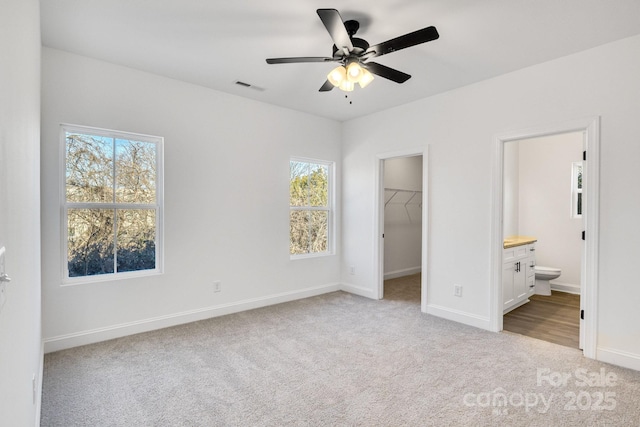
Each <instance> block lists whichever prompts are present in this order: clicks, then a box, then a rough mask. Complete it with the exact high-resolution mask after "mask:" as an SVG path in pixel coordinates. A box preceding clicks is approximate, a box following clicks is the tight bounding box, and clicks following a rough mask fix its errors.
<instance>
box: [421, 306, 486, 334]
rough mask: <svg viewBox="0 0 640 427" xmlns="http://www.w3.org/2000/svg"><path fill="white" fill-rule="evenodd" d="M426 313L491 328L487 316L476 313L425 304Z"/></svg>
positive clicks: (478, 326) (481, 327) (482, 327)
mask: <svg viewBox="0 0 640 427" xmlns="http://www.w3.org/2000/svg"><path fill="white" fill-rule="evenodd" d="M427 314H431V315H434V316H437V317H442V318H444V319H447V320H453V321H454V322H458V323H462V324H465V325H469V326H474V327H476V328H480V329H486V330H487V331H490V330H491V321H490V320H489V318H488V317H485V316H478V315H477V314H470V313H465V312H464V311H459V310H453V309H451V308H447V307H443V306H440V305H433V304H427Z"/></svg>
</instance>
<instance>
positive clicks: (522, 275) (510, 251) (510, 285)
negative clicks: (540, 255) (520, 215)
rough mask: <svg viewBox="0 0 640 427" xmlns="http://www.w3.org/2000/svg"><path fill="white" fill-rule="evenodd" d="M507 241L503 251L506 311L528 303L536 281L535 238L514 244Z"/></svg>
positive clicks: (504, 306)
mask: <svg viewBox="0 0 640 427" xmlns="http://www.w3.org/2000/svg"><path fill="white" fill-rule="evenodd" d="M507 242H508V240H505V248H504V249H503V253H502V298H503V304H504V305H503V310H504V313H507V312H509V311H511V310H513V309H514V308H517V307H520V306H521V305H523V304H526V303H528V302H529V297H530V296H531V295H533V293H534V288H535V283H536V277H535V270H534V267H535V265H536V252H535V251H536V247H535V244H536V243H535V239H523V240H522V242H514V244H508V243H507ZM518 243H519V244H518ZM507 246H508V247H507Z"/></svg>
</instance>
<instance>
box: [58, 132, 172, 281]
mask: <svg viewBox="0 0 640 427" xmlns="http://www.w3.org/2000/svg"><path fill="white" fill-rule="evenodd" d="M61 139H62V147H63V153H64V156H63V162H64V164H63V168H62V170H63V171H64V172H63V177H62V181H63V194H62V205H63V206H62V207H63V209H62V212H63V215H62V221H63V224H62V233H63V239H62V241H63V245H64V248H63V251H62V253H63V257H64V259H63V265H64V267H65V268H64V271H65V273H64V280H65V281H66V282H77V281H83V282H85V281H92V280H100V279H102V280H104V279H107V278H109V279H113V278H114V276H117V277H126V276H132V275H136V274H137V275H144V274H149V273H158V272H160V271H161V246H162V245H161V235H162V213H163V212H162V143H163V139H162V138H160V137H153V136H145V135H134V134H127V133H123V132H116V131H108V130H104V129H92V128H85V127H77V126H67V125H63V126H62V137H61ZM89 278H90V279H89Z"/></svg>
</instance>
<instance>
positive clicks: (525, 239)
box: [503, 236, 538, 249]
mask: <svg viewBox="0 0 640 427" xmlns="http://www.w3.org/2000/svg"><path fill="white" fill-rule="evenodd" d="M537 241H538V239H536V238H535V237H531V236H509V237H507V238H506V239H504V244H503V247H504V248H505V249H507V248H513V247H515V246H522V245H528V244H529V243H533V242H537Z"/></svg>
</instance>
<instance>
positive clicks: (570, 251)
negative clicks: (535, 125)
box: [503, 132, 584, 348]
mask: <svg viewBox="0 0 640 427" xmlns="http://www.w3.org/2000/svg"><path fill="white" fill-rule="evenodd" d="M583 152H584V132H568V133H561V134H555V135H548V136H543V137H537V138H530V139H523V140H518V141H510V142H507V143H505V144H504V165H503V177H504V184H503V188H504V191H503V236H504V241H505V244H504V256H503V262H504V264H503V303H504V307H503V308H504V317H503V330H505V331H509V332H513V333H517V334H520V335H525V336H529V337H532V338H537V339H541V340H544V341H548V342H552V343H555V344H560V345H563V346H566V347H572V348H580V342H579V337H580V287H581V286H580V283H581V272H582V261H583V258H584V257H583V253H584V250H583V245H584V241H583V240H582V239H581V232H582V230H584V224H583V215H582V211H583V209H582V191H583V189H584V186H583V185H582V182H583V181H582V166H583V160H582V158H583ZM514 266H515V267H514Z"/></svg>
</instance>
